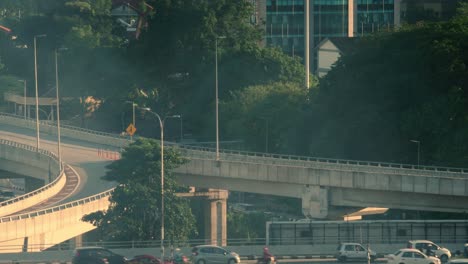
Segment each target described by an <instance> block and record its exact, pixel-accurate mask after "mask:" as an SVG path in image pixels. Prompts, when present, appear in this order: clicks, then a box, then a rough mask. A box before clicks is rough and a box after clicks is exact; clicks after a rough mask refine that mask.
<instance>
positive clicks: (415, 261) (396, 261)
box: [387, 248, 440, 264]
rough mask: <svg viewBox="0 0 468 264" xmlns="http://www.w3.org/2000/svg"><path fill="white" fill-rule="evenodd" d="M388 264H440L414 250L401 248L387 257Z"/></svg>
mask: <svg viewBox="0 0 468 264" xmlns="http://www.w3.org/2000/svg"><path fill="white" fill-rule="evenodd" d="M387 263H388V264H440V259H438V258H436V257H430V256H427V255H426V254H424V253H422V252H421V251H419V250H417V249H414V248H403V249H400V250H398V251H397V252H395V253H393V254H390V255H388V256H387Z"/></svg>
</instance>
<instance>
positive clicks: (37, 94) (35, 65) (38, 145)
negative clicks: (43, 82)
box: [34, 34, 47, 151]
mask: <svg viewBox="0 0 468 264" xmlns="http://www.w3.org/2000/svg"><path fill="white" fill-rule="evenodd" d="M46 36H47V35H45V34H42V35H35V36H34V80H35V83H36V134H37V135H36V148H37V151H39V147H40V144H39V93H38V89H37V45H36V42H37V38H43V37H46Z"/></svg>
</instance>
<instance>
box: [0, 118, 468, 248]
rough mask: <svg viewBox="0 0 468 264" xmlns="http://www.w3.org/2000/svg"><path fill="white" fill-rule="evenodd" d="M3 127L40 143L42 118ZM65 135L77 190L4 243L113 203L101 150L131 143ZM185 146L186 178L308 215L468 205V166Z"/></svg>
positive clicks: (81, 133) (49, 143) (7, 222)
mask: <svg viewBox="0 0 468 264" xmlns="http://www.w3.org/2000/svg"><path fill="white" fill-rule="evenodd" d="M0 124H3V125H0V138H3V139H9V140H14V141H19V142H23V143H25V144H34V142H35V138H34V130H31V128H34V127H35V125H34V122H32V121H30V120H23V119H20V118H15V117H11V116H8V115H1V116H0ZM40 127H41V131H43V132H47V133H48V134H44V133H41V137H42V141H41V142H42V143H41V145H42V146H43V147H44V148H46V149H49V150H51V151H54V150H55V148H56V143H55V136H54V134H55V131H56V127H54V125H53V124H49V123H47V122H43V123H41V126H40ZM62 135H63V138H64V140H63V143H64V145H63V147H62V151H63V154H64V155H63V160H64V161H65V162H66V163H68V164H70V165H71V166H72V167H73V168H75V169H76V171H77V173H78V174H79V175H80V176H82V178H81V179H82V180H81V181H80V183H79V184H78V185H77V187H76V191H75V192H73V193H71V194H70V195H69V196H68V197H67V198H66V199H63V200H62V201H61V203H60V204H59V205H57V206H55V207H54V208H53V209H51V208H46V209H42V210H41V211H39V212H40V213H39V212H28V213H27V214H23V215H21V216H9V217H6V218H1V219H0V241H4V242H5V241H16V242H18V241H19V240H23V241H22V242H23V244H24V243H25V241H24V240H25V238H27V239H28V240H29V241H28V243H27V244H28V245H29V244H31V243H29V242H31V241H34V243H36V244H39V245H40V244H41V243H42V244H49V245H50V244H51V243H50V242H51V241H55V242H57V243H58V242H61V241H64V240H66V239H69V238H71V237H74V236H76V235H78V234H79V233H80V232H81V233H84V232H85V231H88V230H91V229H92V228H93V227H92V226H91V225H89V224H86V223H83V222H81V221H80V220H79V219H80V218H81V217H82V216H83V215H85V214H88V213H90V212H92V211H93V210H94V211H96V210H104V209H106V208H107V206H108V204H109V203H108V196H109V194H110V192H109V191H108V190H110V189H111V188H112V187H113V184H112V183H109V182H103V181H101V180H100V177H101V176H103V175H104V173H105V166H106V165H107V164H108V163H109V161H108V160H105V159H103V158H102V157H100V156H98V153H97V149H98V148H101V147H104V144H105V145H107V146H113V147H114V148H115V149H116V150H117V149H119V148H121V147H123V146H125V144H127V143H128V141H127V140H126V139H125V138H120V137H118V136H115V135H109V134H104V133H99V132H93V131H87V130H83V129H79V128H71V127H63V128H62ZM179 147H180V150H181V152H182V153H183V155H185V156H186V157H187V158H188V159H189V163H187V164H185V165H184V166H181V167H180V168H178V169H176V170H175V171H174V172H175V173H176V175H177V177H178V179H179V181H180V182H181V183H183V184H186V185H190V186H196V187H201V188H219V189H227V190H237V191H245V192H253V193H262V194H272V195H281V196H289V197H296V198H301V199H302V208H303V212H304V214H305V215H306V216H309V217H312V218H325V217H327V215H328V214H329V208H333V207H334V206H350V207H359V208H362V207H368V206H380V207H391V208H406V209H419V210H436V211H452V212H465V211H467V210H468V199H467V194H468V182H467V181H468V171H466V170H463V169H453V168H436V167H429V166H420V167H415V166H413V165H402V164H389V163H378V162H362V161H346V160H333V159H320V158H309V157H297V156H281V155H266V154H262V153H249V152H230V151H222V153H221V155H220V160H219V161H216V160H215V154H214V152H213V151H212V150H210V149H203V148H190V147H186V146H179ZM101 192H102V193H101ZM97 193H99V195H97V196H92V197H90V198H84V197H87V196H89V195H94V194H97ZM81 198H84V199H81ZM69 201H71V202H70V203H68V204H63V203H64V202H69ZM215 204H219V203H218V202H215ZM222 210H225V208H224V209H222ZM224 213H225V212H224ZM75 227H76V229H75ZM11 230H16V231H15V232H12V231H11ZM54 232H55V233H54ZM53 233H54V234H53ZM50 234H53V235H50ZM46 241H47V242H49V243H46ZM0 246H1V243H0Z"/></svg>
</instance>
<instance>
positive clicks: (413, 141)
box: [410, 139, 421, 169]
mask: <svg viewBox="0 0 468 264" xmlns="http://www.w3.org/2000/svg"><path fill="white" fill-rule="evenodd" d="M410 142H412V143H416V144H418V169H419V164H420V163H419V156H420V147H421V141H419V140H415V139H410Z"/></svg>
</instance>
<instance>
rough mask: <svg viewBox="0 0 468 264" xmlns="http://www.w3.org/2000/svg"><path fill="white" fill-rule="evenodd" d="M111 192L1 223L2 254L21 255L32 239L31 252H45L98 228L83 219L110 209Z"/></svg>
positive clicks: (11, 218) (14, 217)
mask: <svg viewBox="0 0 468 264" xmlns="http://www.w3.org/2000/svg"><path fill="white" fill-rule="evenodd" d="M109 195H110V191H108V192H105V193H101V194H97V195H95V196H91V197H88V198H85V199H81V200H77V201H74V202H70V203H67V204H63V205H59V206H55V207H51V208H48V209H44V210H41V211H38V212H34V213H29V214H23V215H17V216H11V217H10V220H9V221H6V220H5V221H3V220H4V219H2V222H1V223H0V252H2V251H3V252H21V251H22V250H23V239H24V238H28V246H27V248H28V250H29V251H41V250H43V249H46V248H45V247H46V246H45V245H49V246H51V245H55V244H58V243H61V242H63V241H66V240H68V239H71V238H73V237H75V236H78V235H80V234H83V233H86V232H88V231H90V230H92V229H95V227H94V226H93V225H92V224H91V223H87V222H83V221H81V218H82V217H83V216H84V215H86V214H90V213H92V212H96V211H100V210H106V209H107V208H108V207H109V204H110V203H109Z"/></svg>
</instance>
